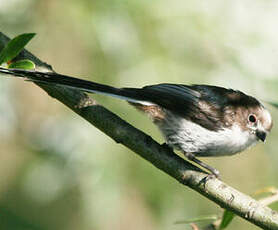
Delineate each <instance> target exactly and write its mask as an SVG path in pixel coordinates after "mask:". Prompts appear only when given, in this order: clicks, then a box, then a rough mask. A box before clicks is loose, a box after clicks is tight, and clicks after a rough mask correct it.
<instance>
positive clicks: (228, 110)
mask: <svg viewBox="0 0 278 230" xmlns="http://www.w3.org/2000/svg"><path fill="white" fill-rule="evenodd" d="M0 72H1V73H4V74H10V75H14V76H18V77H23V78H26V79H27V80H30V81H33V82H40V83H46V84H57V85H63V86H67V87H71V88H74V89H79V90H82V91H85V92H89V93H98V94H105V95H110V96H112V97H117V98H120V99H123V100H126V101H128V102H129V103H130V104H131V105H133V106H135V107H136V108H137V109H138V110H140V111H143V112H145V113H146V114H148V115H149V116H150V118H151V119H152V121H153V122H154V124H156V125H157V126H158V128H159V129H160V131H161V132H162V134H163V136H164V137H165V140H166V143H167V145H168V146H170V147H172V148H174V149H177V150H179V151H182V152H183V153H184V155H185V156H186V157H187V158H188V159H189V160H191V161H193V162H195V163H197V164H199V165H200V166H202V167H204V168H206V169H207V170H209V171H210V172H212V173H213V174H214V175H216V176H218V175H219V172H218V171H217V170H216V169H214V168H212V167H211V166H209V165H207V164H205V163H204V162H202V161H200V160H199V159H197V158H196V157H209V156H215V157H216V156H224V155H233V154H235V153H238V152H241V151H243V150H245V149H246V148H248V147H250V146H252V145H254V144H256V143H257V141H258V140H261V141H263V142H264V141H265V139H266V136H267V134H268V133H269V132H270V130H271V128H272V118H271V115H270V113H269V112H268V110H267V109H266V108H265V107H264V106H263V105H262V104H261V103H260V102H259V101H258V100H257V99H255V98H254V97H251V96H248V95H246V94H244V93H242V92H240V91H237V90H232V89H226V88H222V87H218V86H211V85H180V84H158V85H149V86H145V87H143V88H115V87H112V86H109V85H103V84H99V83H95V82H91V81H86V80H82V79H78V78H74V77H69V76H65V75H61V74H57V73H52V72H38V71H28V70H19V69H6V68H1V67H0Z"/></svg>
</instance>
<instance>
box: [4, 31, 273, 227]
mask: <svg viewBox="0 0 278 230" xmlns="http://www.w3.org/2000/svg"><path fill="white" fill-rule="evenodd" d="M8 41H9V38H8V37H7V36H5V35H4V34H3V33H1V32H0V50H1V49H3V47H4V45H5V44H6V42H8ZM26 58H27V59H29V60H32V61H33V62H34V63H35V64H36V66H37V70H40V71H43V70H47V71H53V70H52V68H51V66H50V65H47V64H46V63H44V62H42V61H41V60H39V59H38V58H37V57H35V56H34V55H32V54H31V53H30V52H28V51H26V50H23V51H22V52H21V53H20V55H19V56H18V58H17V59H26ZM34 84H37V85H38V86H39V87H41V88H42V89H43V90H44V91H46V92H47V93H48V94H49V95H50V96H51V97H53V98H55V99H57V100H58V101H60V102H62V103H63V104H65V105H66V106H67V107H69V108H70V109H72V110H73V111H74V112H75V113H77V114H78V115H80V116H81V117H83V118H84V119H85V120H87V121H88V122H90V123H91V124H92V125H94V126H95V127H97V128H98V129H100V130H101V131H102V132H104V133H105V134H107V135H108V136H110V137H111V138H112V139H113V140H115V141H116V142H117V143H121V144H123V145H124V146H126V147H127V148H129V149H130V150H132V151H133V152H135V153H136V154H138V155H140V156H141V157H142V158H144V159H145V160H147V161H149V162H150V163H151V164H153V165H154V166H155V167H157V168H159V169H160V170H162V171H164V172H165V173H167V174H168V175H170V176H171V177H173V178H175V179H176V180H177V181H179V182H180V183H182V184H184V185H186V186H188V187H190V188H191V189H194V190H195V191H197V192H199V193H200V194H201V195H203V196H205V197H207V198H208V199H210V200H212V201H213V202H215V203H216V204H218V205H220V206H221V207H222V208H225V209H228V210H230V211H232V212H234V213H235V214H237V215H238V216H241V217H242V218H244V219H246V220H247V221H249V222H251V223H253V224H255V225H257V226H259V227H261V228H263V229H278V213H277V212H275V211H273V210H271V209H270V208H268V207H265V206H263V205H262V204H261V203H260V202H258V201H256V200H254V199H253V198H251V197H249V196H247V195H245V194H243V193H241V192H239V191H237V190H235V189H234V188H232V187H230V186H228V185H226V184H225V183H223V182H222V181H220V180H218V179H216V178H210V179H207V174H205V173H204V172H203V171H202V170H200V169H199V168H197V167H196V166H194V165H192V164H190V163H189V162H187V161H185V160H184V159H182V158H181V157H179V156H178V155H176V154H174V153H173V152H172V151H171V150H169V149H167V148H165V147H163V146H161V145H160V144H158V143H157V142H155V141H154V140H153V139H152V138H151V137H150V136H148V135H147V134H145V133H143V132H142V131H140V130H138V129H136V128H134V127H133V126H132V125H130V124H128V123H127V122H125V121H124V120H122V119H121V118H119V117H118V116H117V115H115V114H114V113H112V112H110V111H109V110H107V109H105V108H104V107H103V106H101V105H99V104H97V102H96V101H95V100H93V99H92V98H90V97H88V96H87V95H86V94H84V93H82V92H80V91H77V90H74V89H69V88H65V87H61V86H46V85H43V84H39V83H34ZM161 186H163V185H161Z"/></svg>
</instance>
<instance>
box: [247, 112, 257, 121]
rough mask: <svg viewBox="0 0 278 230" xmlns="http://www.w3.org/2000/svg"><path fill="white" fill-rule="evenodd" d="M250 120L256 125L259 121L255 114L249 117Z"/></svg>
mask: <svg viewBox="0 0 278 230" xmlns="http://www.w3.org/2000/svg"><path fill="white" fill-rule="evenodd" d="M248 120H249V121H250V122H251V123H255V122H256V121H257V118H256V116H255V115H254V114H250V115H249V117H248Z"/></svg>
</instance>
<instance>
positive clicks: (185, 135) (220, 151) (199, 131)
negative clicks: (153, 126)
mask: <svg viewBox="0 0 278 230" xmlns="http://www.w3.org/2000/svg"><path fill="white" fill-rule="evenodd" d="M157 125H158V126H159V128H160V130H161V132H162V133H163V135H164V136H165V139H166V142H167V144H168V145H170V146H171V147H173V148H175V149H178V150H181V151H184V152H191V153H194V155H196V156H223V155H232V154H235V153H237V152H241V151H243V150H244V149H246V148H248V147H249V146H252V145H254V144H255V143H256V142H257V138H256V136H255V135H254V134H252V133H250V132H248V131H242V130H241V128H240V127H239V126H238V125H234V126H233V127H232V128H231V129H228V128H224V129H223V130H220V131H217V132H215V131H211V130H208V129H206V128H204V127H202V126H200V125H198V124H196V123H194V122H191V121H188V120H186V119H184V118H182V117H179V116H177V115H174V114H172V113H171V112H167V116H166V120H165V121H164V122H163V123H159V124H157Z"/></svg>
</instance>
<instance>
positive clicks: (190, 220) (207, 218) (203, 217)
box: [175, 215, 218, 224]
mask: <svg viewBox="0 0 278 230" xmlns="http://www.w3.org/2000/svg"><path fill="white" fill-rule="evenodd" d="M217 219H218V217H217V216H216V215H207V216H200V217H196V218H191V219H187V220H180V221H176V222H175V224H190V223H196V222H201V221H212V220H217Z"/></svg>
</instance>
